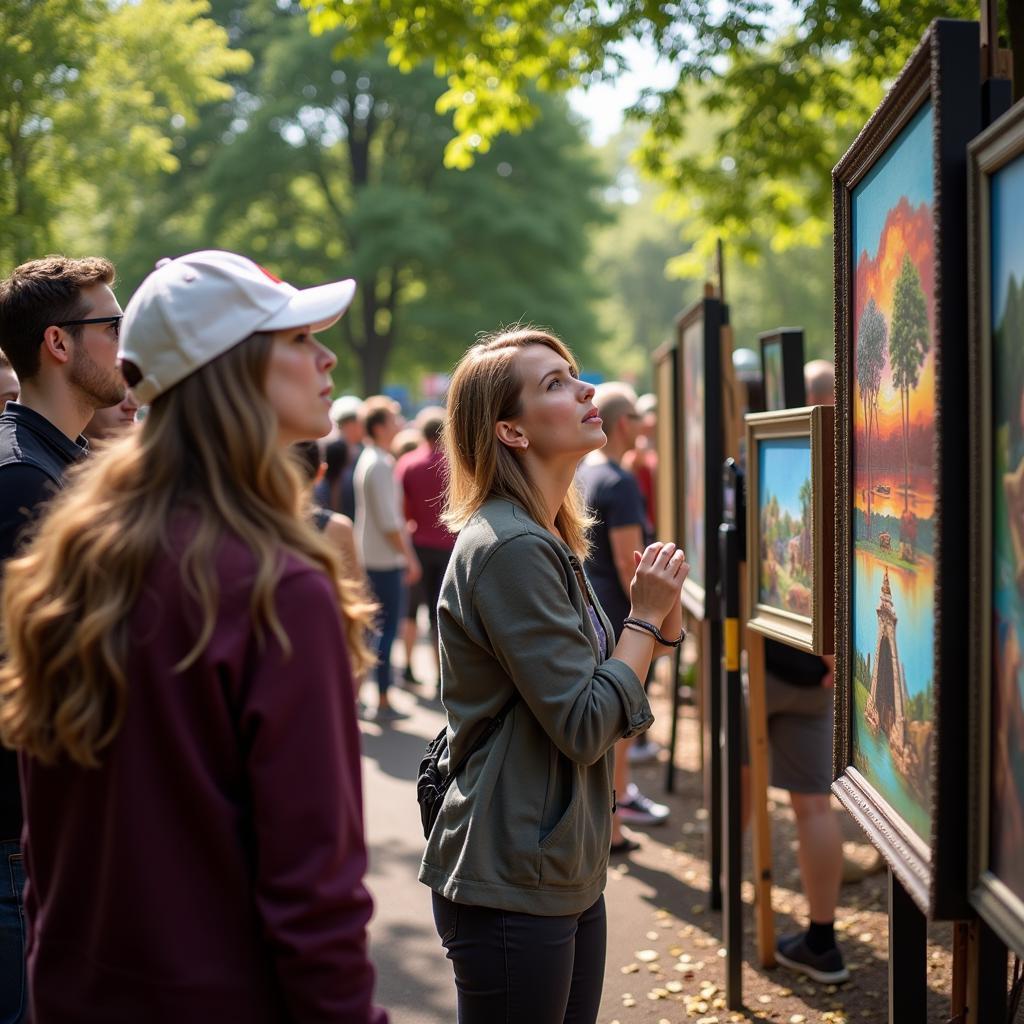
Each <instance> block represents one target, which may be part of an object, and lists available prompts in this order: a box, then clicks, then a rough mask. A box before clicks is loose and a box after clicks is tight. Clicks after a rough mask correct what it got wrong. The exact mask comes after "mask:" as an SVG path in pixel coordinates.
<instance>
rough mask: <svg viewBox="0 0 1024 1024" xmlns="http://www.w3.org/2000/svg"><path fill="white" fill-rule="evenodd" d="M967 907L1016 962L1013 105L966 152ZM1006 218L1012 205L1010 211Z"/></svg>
mask: <svg viewBox="0 0 1024 1024" xmlns="http://www.w3.org/2000/svg"><path fill="white" fill-rule="evenodd" d="M968 190H969V195H970V204H969V212H968V216H969V225H970V273H969V287H970V314H971V315H970V334H969V338H970V341H969V350H970V392H971V406H970V424H971V459H970V469H971V488H970V493H971V503H970V505H971V545H970V593H971V595H972V597H973V600H972V602H971V618H970V637H971V640H970V669H969V678H970V679H971V681H972V685H971V687H970V692H971V709H970V710H971V716H970V719H971V744H970V751H971V771H970V780H971V801H970V808H971V812H970V820H971V822H972V825H973V827H972V828H971V829H970V830H969V831H970V850H969V872H970V874H969V878H970V886H971V903H972V904H973V905H974V906H975V907H976V908H977V910H978V913H979V914H980V915H981V916H982V917H983V918H984V919H985V920H986V921H987V922H988V924H989V925H990V926H991V928H992V929H993V930H994V931H995V932H996V934H997V935H998V936H999V937H1000V939H1002V941H1003V942H1005V943H1006V944H1007V945H1008V946H1009V947H1010V948H1011V949H1013V950H1014V951H1015V952H1016V953H1017V955H1018V956H1021V955H1024V870H1022V867H1024V862H1022V860H1021V856H1020V851H1021V850H1022V849H1024V779H1022V778H1020V777H1018V775H1019V773H1018V772H1015V770H1014V769H1015V767H1016V768H1019V765H1020V759H1019V757H1018V756H1016V755H1017V754H1018V753H1019V752H1020V751H1021V749H1022V748H1021V745H1022V744H1024V710H1022V705H1021V701H1022V687H1024V668H1022V663H1021V656H1020V649H1021V642H1022V640H1024V631H1022V630H1024V506H1022V504H1021V501H1022V499H1024V488H1022V486H1021V485H1022V482H1024V453H1022V442H1024V424H1022V421H1021V415H1020V414H1021V391H1020V386H1021V383H1022V381H1024V358H1022V356H1024V301H1022V300H1024V244H1022V243H1021V242H1020V241H1019V240H1018V238H1019V232H1020V227H1021V225H1020V222H1019V218H1017V216H1016V215H1015V214H1013V213H1012V212H1011V209H1012V208H1011V207H1010V206H1008V205H1007V204H1008V203H1009V202H1011V201H1012V200H1013V199H1015V200H1017V201H1018V202H1020V203H1024V105H1022V104H1019V103H1018V104H1017V105H1016V107H1014V108H1012V109H1011V110H1010V111H1009V112H1008V113H1007V114H1005V115H1004V116H1003V117H1002V118H1000V119H999V120H998V121H996V122H995V123H994V124H993V125H992V126H991V127H990V128H989V129H987V130H986V131H985V132H983V133H982V134H981V135H980V136H978V138H977V139H975V141H974V142H973V143H972V144H971V146H970V151H969V164H968ZM1014 208H1016V209H1017V210H1019V209H1021V208H1022V206H1020V205H1015V207H1014Z"/></svg>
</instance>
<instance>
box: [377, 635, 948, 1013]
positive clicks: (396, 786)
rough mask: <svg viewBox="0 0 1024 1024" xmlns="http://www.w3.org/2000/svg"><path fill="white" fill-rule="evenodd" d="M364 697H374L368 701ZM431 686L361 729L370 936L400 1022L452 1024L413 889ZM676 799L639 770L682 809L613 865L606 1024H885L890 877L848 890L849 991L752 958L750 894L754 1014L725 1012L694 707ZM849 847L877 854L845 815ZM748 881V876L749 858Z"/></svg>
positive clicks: (747, 982) (783, 916) (651, 787)
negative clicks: (394, 714) (417, 790)
mask: <svg viewBox="0 0 1024 1024" xmlns="http://www.w3.org/2000/svg"><path fill="white" fill-rule="evenodd" d="M414 664H415V665H416V671H417V674H418V675H419V676H420V677H421V678H424V679H429V680H432V679H433V672H432V666H431V664H430V661H429V651H427V650H426V649H418V650H417V658H416V660H415V662H414ZM366 696H367V697H371V694H370V693H369V692H368V693H367V694H366ZM433 698H434V687H433V683H432V682H431V683H429V684H427V685H425V686H421V687H419V688H415V689H409V690H407V692H404V693H403V692H398V693H396V694H395V695H394V700H393V703H394V704H395V705H396V706H398V707H399V708H401V709H402V710H404V711H408V712H409V713H410V717H409V718H408V719H407V720H405V721H402V722H398V723H396V724H395V725H393V726H390V727H388V728H385V729H381V728H379V727H377V726H376V725H373V724H372V723H364V724H363V726H362V734H363V735H362V739H363V768H364V787H365V792H366V820H367V831H368V836H369V840H370V875H369V879H368V883H369V886H370V889H371V891H372V892H373V895H374V899H375V902H376V913H375V917H374V920H373V922H372V924H371V927H370V935H371V953H372V956H373V959H374V962H375V964H376V966H377V971H378V989H377V991H378V1000H379V1002H380V1003H381V1005H383V1006H385V1007H387V1008H388V1010H389V1011H390V1012H391V1017H392V1020H393V1021H395V1022H396V1024H451V1022H453V1021H454V1020H455V993H454V986H453V983H452V977H451V968H450V966H449V964H448V963H447V962H446V961H445V959H444V954H443V951H442V950H441V947H440V943H439V941H438V938H437V935H436V933H435V931H434V927H433V921H432V915H431V906H430V894H429V892H428V890H427V889H426V888H425V887H424V886H423V885H421V884H420V883H419V882H418V881H417V880H416V870H417V867H418V864H419V858H420V854H421V852H422V848H423V839H422V834H421V833H420V831H419V815H418V812H417V810H416V804H415V796H414V782H413V780H414V778H415V771H416V767H417V765H418V763H419V758H420V756H421V755H422V751H423V747H424V745H425V744H426V742H427V740H428V739H429V738H431V737H433V736H434V735H435V734H436V732H437V730H438V729H439V728H440V726H441V722H442V717H441V712H440V708H439V706H438V705H437V704H436V702H435V701H434V699H433ZM652 703H653V704H654V707H655V714H656V715H657V716H658V722H657V724H656V726H655V733H656V736H657V737H658V738H659V739H661V740H664V739H665V738H666V736H667V729H668V715H667V711H668V707H667V699H666V695H665V690H664V689H661V690H659V689H655V691H654V693H653V694H652ZM681 724H682V728H681V730H680V732H681V738H680V743H679V758H678V763H679V765H680V771H679V772H678V773H677V778H676V783H677V785H676V792H675V794H673V795H672V796H665V795H664V793H663V790H664V783H665V767H666V766H665V764H664V763H662V762H659V763H657V764H654V765H649V766H644V767H641V768H637V769H635V770H634V778H635V779H636V781H637V782H638V783H639V785H640V787H641V788H642V789H643V790H644V792H646V793H648V794H649V795H650V796H652V797H654V798H655V799H658V800H663V801H664V802H666V803H668V804H669V805H670V806H671V808H672V818H671V821H670V822H669V823H668V824H667V825H665V826H663V827H660V828H651V829H649V830H646V832H645V834H644V836H643V839H644V845H643V848H642V849H641V850H640V851H638V852H637V853H634V854H632V855H631V856H630V857H629V858H627V859H620V860H618V861H616V862H613V864H612V868H611V870H610V872H609V879H608V887H607V890H606V898H607V904H608V919H609V935H608V962H607V968H606V973H605V986H604V999H603V1002H602V1005H601V1013H600V1016H599V1018H598V1019H599V1022H600V1024H612V1022H614V1021H618V1022H619V1024H663V1022H666V1021H668V1022H671V1024H738V1022H740V1021H748V1022H752V1021H758V1020H768V1021H775V1022H780V1024H787V1022H788V1024H824V1022H830V1024H884V1022H886V1021H887V1020H888V1006H887V990H888V977H887V969H888V950H887V942H888V931H887V917H886V877H885V875H884V874H878V875H873V876H871V877H869V878H867V879H866V880H865V881H863V882H861V883H859V884H857V885H852V886H845V887H844V888H843V891H842V895H841V903H840V907H839V912H838V919H837V925H836V927H837V931H838V932H839V937H840V943H841V945H842V947H843V951H844V954H845V956H846V959H847V963H848V965H849V967H850V969H851V972H852V978H851V981H850V982H849V983H848V984H846V985H843V986H839V987H836V986H824V985H817V984H813V983H808V982H807V981H806V980H805V979H803V978H802V977H800V976H798V975H794V974H793V973H792V972H790V971H787V970H786V969H785V968H776V969H773V970H762V969H760V968H755V967H753V966H751V965H752V964H753V963H754V962H755V943H754V934H753V914H752V911H751V909H750V905H749V903H750V896H751V891H750V887H749V885H748V886H747V889H746V893H745V896H746V899H747V903H748V905H747V908H746V923H747V924H748V931H747V934H746V936H745V960H746V963H745V966H744V971H743V992H744V1002H745V1009H741V1010H733V1009H730V1008H728V1007H726V1005H725V997H724V986H725V961H724V959H723V953H724V950H723V947H722V917H721V914H719V913H717V912H712V911H710V910H709V908H708V900H707V892H708V872H707V867H706V863H705V860H704V834H705V820H706V817H705V814H704V811H703V809H702V807H701V802H702V801H701V782H700V776H699V774H698V771H697V768H698V763H699V762H698V730H697V722H696V718H695V716H694V713H693V711H692V709H691V708H686V709H684V717H683V719H682V721H681ZM771 796H772V799H773V802H774V810H773V820H774V834H773V839H774V852H775V862H774V873H775V881H776V885H775V890H774V893H775V896H774V908H775V928H776V933H777V934H778V935H784V934H786V933H788V932H790V931H794V930H796V929H797V928H799V927H801V926H802V925H803V924H804V922H805V920H806V917H805V914H806V905H805V902H804V899H803V897H802V895H801V893H800V883H799V876H798V874H797V869H796V857H795V849H794V843H795V828H794V823H793V815H792V811H791V809H790V807H789V803H788V801H787V800H786V796H785V794H784V793H782V792H780V791H775V790H772V791H771ZM843 828H844V834H845V838H846V839H847V840H849V842H848V844H847V851H848V853H849V855H850V856H851V857H853V858H854V859H858V860H860V861H862V862H864V863H867V862H868V861H869V860H870V858H871V849H870V847H868V846H866V845H865V843H864V841H863V837H862V835H861V833H860V832H859V830H858V829H857V827H856V826H855V825H854V824H853V823H852V822H851V821H850V819H849V818H848V817H846V816H845V815H844V816H843ZM747 857H748V859H747V862H746V865H747V867H746V874H747V876H748V877H749V874H750V871H749V850H748V851H747ZM929 938H930V940H931V942H930V945H929V950H928V956H929V961H928V967H929V972H928V973H929V986H930V987H929V1012H928V1019H929V1020H930V1021H940V1020H941V1021H944V1020H946V1019H947V1018H948V1016H949V990H950V965H951V957H950V952H949V950H950V930H949V927H948V926H935V927H933V928H932V929H931V931H930V933H929Z"/></svg>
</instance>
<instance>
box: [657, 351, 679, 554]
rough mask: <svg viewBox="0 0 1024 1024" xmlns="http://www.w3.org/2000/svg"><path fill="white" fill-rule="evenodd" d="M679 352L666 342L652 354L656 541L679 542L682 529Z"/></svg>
mask: <svg viewBox="0 0 1024 1024" xmlns="http://www.w3.org/2000/svg"><path fill="white" fill-rule="evenodd" d="M677 356H678V351H677V349H676V346H675V343H674V342H666V343H665V344H664V345H661V346H660V347H659V348H657V349H655V351H654V352H653V354H652V357H651V358H652V361H653V364H654V394H655V396H656V397H657V399H658V419H657V426H656V427H655V432H656V433H655V436H656V438H657V446H658V449H657V450H658V479H657V490H656V493H655V505H654V533H655V537H656V539H657V540H660V541H672V542H673V543H678V540H679V537H680V536H681V533H680V530H679V498H678V492H677V487H678V482H679V427H678V422H677V421H678V416H679V397H678V391H677V389H678V386H679V378H678V372H679V371H678V368H677V366H676V360H677Z"/></svg>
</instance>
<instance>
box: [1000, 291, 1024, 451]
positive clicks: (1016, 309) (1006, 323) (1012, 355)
mask: <svg viewBox="0 0 1024 1024" xmlns="http://www.w3.org/2000/svg"><path fill="white" fill-rule="evenodd" d="M1022 338H1024V282H1022V283H1020V284H1018V282H1017V278H1016V277H1015V276H1014V275H1013V274H1011V275H1010V279H1009V282H1008V283H1007V288H1006V305H1005V306H1004V308H1003V310H1002V316H1001V318H1000V320H999V323H998V324H997V325H996V328H995V343H996V348H997V350H998V352H999V360H1000V364H1001V366H1002V367H1003V372H1002V373H1001V374H1000V381H1001V385H1002V386H998V387H995V388H993V391H992V398H993V403H994V405H995V410H994V411H995V422H997V423H1005V424H1006V425H1007V427H1008V428H1009V438H1008V441H1009V446H1010V450H1009V454H1008V456H1007V457H1008V459H1013V460H1016V458H1017V453H1018V451H1019V448H1020V443H1021V440H1022V437H1024V405H1022V398H1021V393H1020V385H1021V382H1022V381H1024V346H1022V345H1021V343H1020V339H1022Z"/></svg>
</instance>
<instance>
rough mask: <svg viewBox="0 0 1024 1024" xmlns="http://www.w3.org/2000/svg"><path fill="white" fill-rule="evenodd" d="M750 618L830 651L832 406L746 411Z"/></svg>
mask: <svg viewBox="0 0 1024 1024" xmlns="http://www.w3.org/2000/svg"><path fill="white" fill-rule="evenodd" d="M746 423H747V501H748V509H747V556H748V557H747V607H748V608H749V609H751V611H750V618H749V619H748V621H747V625H748V626H749V627H750V628H751V629H753V630H756V631H757V632H758V633H762V634H764V635H765V636H767V637H771V638H772V639H773V640H780V641H781V642H782V643H786V644H789V645H790V646H792V647H799V648H801V649H802V650H804V651H807V652H808V653H810V654H831V653H832V651H833V646H834V627H835V620H834V609H835V575H834V574H835V558H834V555H833V552H834V550H835V503H834V493H835V453H834V449H833V437H834V431H835V410H834V409H833V408H832V407H831V406H823V405H817V406H811V407H808V408H804V409H789V410H786V411H783V412H763V413H757V414H755V415H750V416H747V418H746Z"/></svg>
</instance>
